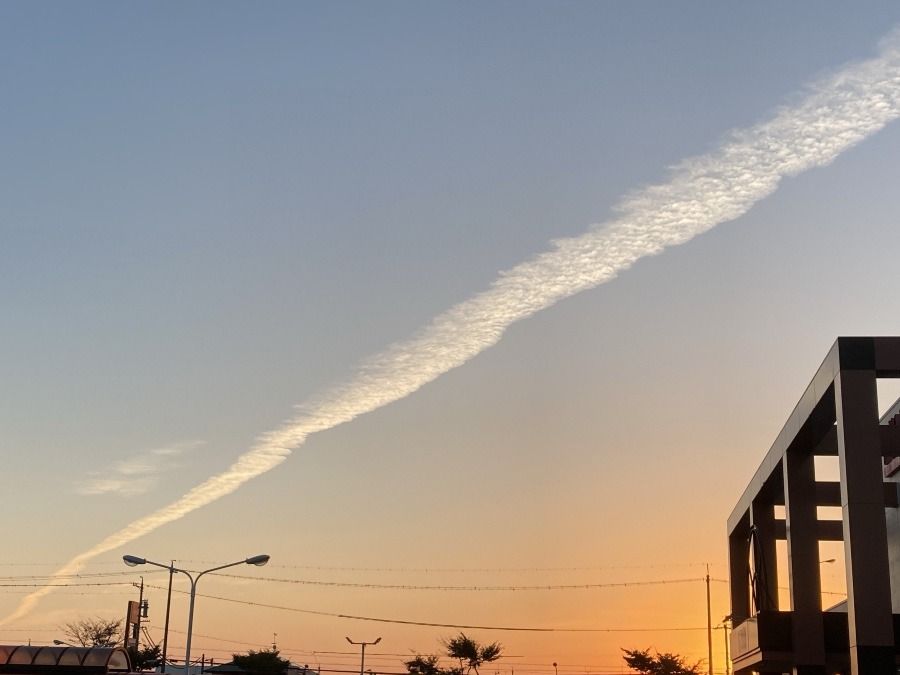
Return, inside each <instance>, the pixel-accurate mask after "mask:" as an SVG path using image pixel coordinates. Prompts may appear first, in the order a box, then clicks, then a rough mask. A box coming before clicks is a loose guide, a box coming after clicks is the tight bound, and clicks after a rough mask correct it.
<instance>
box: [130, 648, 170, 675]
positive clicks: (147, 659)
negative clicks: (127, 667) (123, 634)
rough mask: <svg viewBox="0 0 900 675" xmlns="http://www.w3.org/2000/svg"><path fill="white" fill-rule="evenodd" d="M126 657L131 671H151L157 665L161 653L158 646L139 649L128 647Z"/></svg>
mask: <svg viewBox="0 0 900 675" xmlns="http://www.w3.org/2000/svg"><path fill="white" fill-rule="evenodd" d="M128 657H129V658H130V659H131V667H132V669H133V670H152V669H153V668H156V666H158V665H159V661H160V659H161V658H162V653H161V650H160V648H159V645H153V646H152V647H143V648H141V649H135V648H134V647H129V648H128Z"/></svg>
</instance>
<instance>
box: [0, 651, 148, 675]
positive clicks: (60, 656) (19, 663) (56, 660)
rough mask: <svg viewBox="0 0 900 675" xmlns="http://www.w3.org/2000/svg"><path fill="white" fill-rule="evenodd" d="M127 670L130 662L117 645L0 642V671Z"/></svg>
mask: <svg viewBox="0 0 900 675" xmlns="http://www.w3.org/2000/svg"><path fill="white" fill-rule="evenodd" d="M62 668H64V669H66V670H77V671H79V672H82V673H110V672H129V671H130V670H131V661H130V660H129V658H128V652H126V651H125V650H124V649H122V648H121V647H68V646H65V647H56V646H36V645H0V673H14V672H15V673H51V672H56V671H57V670H59V669H62Z"/></svg>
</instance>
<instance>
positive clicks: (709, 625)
mask: <svg viewBox="0 0 900 675" xmlns="http://www.w3.org/2000/svg"><path fill="white" fill-rule="evenodd" d="M706 642H707V644H708V645H709V675H713V658H712V602H711V600H710V595H709V563H707V564H706Z"/></svg>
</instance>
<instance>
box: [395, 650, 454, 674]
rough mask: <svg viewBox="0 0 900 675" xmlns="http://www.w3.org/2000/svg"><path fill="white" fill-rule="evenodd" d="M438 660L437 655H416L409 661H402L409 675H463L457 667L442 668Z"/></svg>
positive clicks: (439, 658)
mask: <svg viewBox="0 0 900 675" xmlns="http://www.w3.org/2000/svg"><path fill="white" fill-rule="evenodd" d="M440 660H441V657H440V656H438V655H437V654H424V655H423V654H416V655H415V657H413V658H412V659H410V660H409V661H404V662H403V665H404V666H406V672H408V673H409V675H464V673H463V669H462V668H460V667H459V666H456V667H453V668H442V667H441V665H440Z"/></svg>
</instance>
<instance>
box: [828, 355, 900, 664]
mask: <svg viewBox="0 0 900 675" xmlns="http://www.w3.org/2000/svg"><path fill="white" fill-rule="evenodd" d="M853 357H854V358H852V359H847V360H846V361H847V367H846V368H845V359H844V358H843V354H842V359H841V371H840V372H839V373H838V375H837V377H836V378H835V403H836V408H837V432H838V433H837V436H838V458H839V460H840V469H841V507H842V510H843V524H844V555H845V559H846V569H847V611H848V619H849V628H850V664H851V669H852V673H853V675H896V672H897V671H896V666H895V664H894V631H893V621H892V616H891V599H890V593H888V592H886V591H887V589H889V588H890V570H889V566H888V547H887V531H886V526H887V523H886V520H885V513H884V487H883V486H882V482H883V470H882V461H881V448H880V443H879V435H878V397H877V392H876V386H875V370H874V367H870V368H871V369H868V368H866V367H865V366H866V364H864V363H862V362H861V361H860V359H859V358H857V357H858V354H853ZM873 361H874V358H873Z"/></svg>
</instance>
